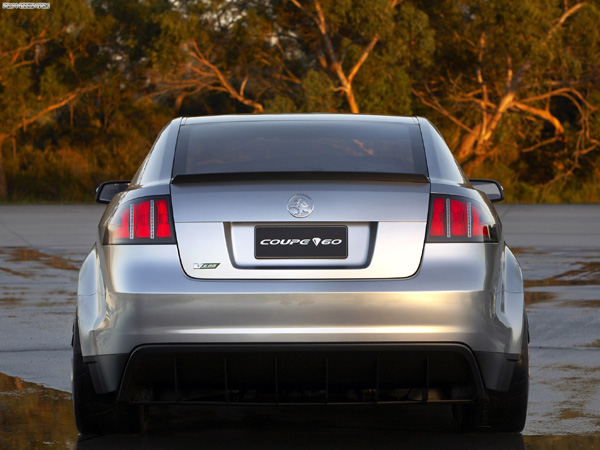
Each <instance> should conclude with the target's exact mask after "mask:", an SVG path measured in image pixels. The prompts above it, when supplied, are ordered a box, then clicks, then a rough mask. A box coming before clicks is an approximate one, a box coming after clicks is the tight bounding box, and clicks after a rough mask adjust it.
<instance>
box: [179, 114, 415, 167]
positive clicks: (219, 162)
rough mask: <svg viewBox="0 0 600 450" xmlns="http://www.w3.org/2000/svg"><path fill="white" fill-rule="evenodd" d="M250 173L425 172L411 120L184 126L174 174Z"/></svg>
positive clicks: (181, 130) (259, 122)
mask: <svg viewBox="0 0 600 450" xmlns="http://www.w3.org/2000/svg"><path fill="white" fill-rule="evenodd" d="M250 172H376V173H402V174H423V175H426V174H427V169H426V163H425V155H424V150H423V143H422V140H421V134H420V130H419V128H418V126H417V125H415V124H405V123H398V122H373V121H357V120H351V121H341V120H340V121H337V120H327V121H310V120H308V121H307V120H302V121H298V120H296V121H286V120H277V121H256V122H254V121H252V122H218V123H205V124H194V125H185V126H182V127H181V129H180V131H179V137H178V140H177V148H176V151H175V161H174V167H173V176H176V175H199V174H221V173H250Z"/></svg>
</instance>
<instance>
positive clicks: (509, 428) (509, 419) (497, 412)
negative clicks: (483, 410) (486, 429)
mask: <svg viewBox="0 0 600 450" xmlns="http://www.w3.org/2000/svg"><path fill="white" fill-rule="evenodd" d="M524 331H525V332H524V333H523V345H522V348H521V359H520V360H519V361H518V362H517V364H516V365H515V368H514V370H513V377H512V380H511V384H510V388H509V390H508V392H497V391H488V397H489V399H490V401H489V425H490V427H491V428H492V430H493V431H505V432H521V431H523V428H525V421H526V420H527V402H528V399H529V324H528V323H527V316H525V328H524Z"/></svg>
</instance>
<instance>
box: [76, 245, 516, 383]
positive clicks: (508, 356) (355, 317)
mask: <svg viewBox="0 0 600 450" xmlns="http://www.w3.org/2000/svg"><path fill="white" fill-rule="evenodd" d="M457 245H459V246H460V247H457V248H452V246H453V244H443V245H435V244H433V245H426V246H425V249H424V254H423V258H422V263H421V267H420V269H419V271H418V272H417V274H416V275H415V276H413V277H411V278H407V279H383V280H377V279H375V280H370V279H365V280H356V279H345V280H343V279H342V280H340V279H337V280H194V279H190V278H189V277H186V276H185V274H184V273H183V272H182V270H181V265H180V263H179V259H178V254H177V249H176V247H175V246H170V245H164V246H121V247H119V248H115V249H110V248H103V249H100V250H99V251H96V249H94V250H93V251H92V252H91V253H90V255H89V256H88V258H87V259H86V261H85V262H84V265H83V266H82V269H81V272H80V283H79V289H78V292H79V295H78V317H79V323H78V325H79V329H80V336H81V347H82V353H83V356H84V358H85V361H86V362H88V363H90V367H91V370H92V373H93V374H96V375H94V379H95V386H96V388H97V389H98V391H99V392H114V391H115V390H117V389H118V388H119V386H120V383H121V376H122V374H123V373H124V368H125V365H126V364H127V361H128V360H129V358H130V355H132V354H135V352H137V351H138V349H141V348H147V346H149V345H150V346H157V345H159V346H162V345H164V346H166V347H167V348H170V349H173V352H174V353H176V354H179V353H178V352H179V350H176V349H177V348H182V347H185V348H187V347H188V346H192V347H196V348H200V347H202V346H208V347H211V348H215V347H214V346H221V345H225V346H229V347H228V348H237V347H238V346H243V347H244V348H246V349H252V348H257V349H261V348H263V349H264V348H265V347H264V346H268V345H286V346H289V347H292V346H303V345H304V346H319V348H324V347H322V346H323V345H340V346H344V347H348V348H357V347H356V346H357V345H372V346H376V345H390V346H393V345H403V346H404V345H417V343H418V345H423V346H432V345H439V344H440V343H444V344H448V345H459V346H462V347H464V348H466V349H468V350H469V352H470V353H471V354H472V355H473V361H475V362H476V365H477V367H478V368H479V369H478V370H479V372H480V378H481V379H482V380H483V382H482V383H483V385H485V387H486V388H488V389H495V390H500V391H502V390H504V388H505V386H507V381H506V380H507V379H508V380H509V381H510V376H511V374H512V366H513V365H514V362H515V361H517V360H518V359H519V353H520V349H521V342H522V341H521V339H522V332H523V314H524V304H523V293H522V280H521V278H520V269H519V267H518V264H517V263H516V260H515V259H514V256H512V253H510V250H509V249H508V248H507V247H504V248H502V247H499V246H498V245H490V244H457ZM113 251H115V252H118V254H117V255H113V254H112V253H111V252H113ZM457 254H459V255H460V257H459V258H457V257H456V255H457ZM100 259H105V260H107V261H108V262H107V264H106V265H103V264H100V262H99V261H100ZM117 262H118V264H117ZM106 266H108V267H110V271H108V272H107V271H106ZM101 267H103V269H102V270H101V269H100V268H101ZM462 347H461V348H462ZM390 348H391V347H390ZM427 348H431V347H427ZM169 351H171V350H169ZM427 351H428V350H427ZM132 352H133V353H132ZM459 353H460V352H459ZM469 367H470V363H469Z"/></svg>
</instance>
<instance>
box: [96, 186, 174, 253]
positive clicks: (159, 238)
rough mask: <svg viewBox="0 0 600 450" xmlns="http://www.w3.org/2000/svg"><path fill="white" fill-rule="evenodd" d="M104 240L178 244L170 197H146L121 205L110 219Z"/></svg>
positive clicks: (113, 242) (124, 242) (115, 242)
mask: <svg viewBox="0 0 600 450" xmlns="http://www.w3.org/2000/svg"><path fill="white" fill-rule="evenodd" d="M104 243H105V244H173V243H175V234H174V232H173V221H172V219H171V205H170V202H169V199H168V198H167V197H152V198H147V197H146V198H141V199H136V200H133V201H131V202H128V203H124V204H123V205H121V206H120V207H119V208H118V209H117V210H116V212H115V213H114V214H113V215H112V217H111V218H110V220H109V222H108V226H107V228H106V232H105V234H104Z"/></svg>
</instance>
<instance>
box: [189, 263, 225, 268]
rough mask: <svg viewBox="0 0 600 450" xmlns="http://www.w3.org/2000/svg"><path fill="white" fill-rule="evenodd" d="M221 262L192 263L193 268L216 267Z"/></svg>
mask: <svg viewBox="0 0 600 450" xmlns="http://www.w3.org/2000/svg"><path fill="white" fill-rule="evenodd" d="M219 264H221V263H194V266H193V267H194V269H216V268H217V267H219Z"/></svg>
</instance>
